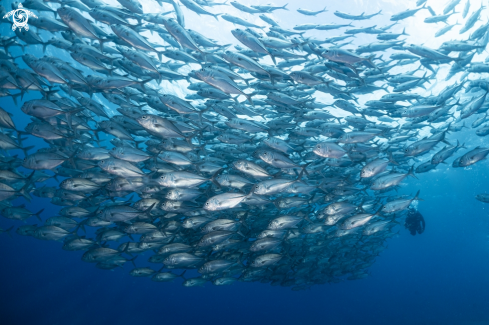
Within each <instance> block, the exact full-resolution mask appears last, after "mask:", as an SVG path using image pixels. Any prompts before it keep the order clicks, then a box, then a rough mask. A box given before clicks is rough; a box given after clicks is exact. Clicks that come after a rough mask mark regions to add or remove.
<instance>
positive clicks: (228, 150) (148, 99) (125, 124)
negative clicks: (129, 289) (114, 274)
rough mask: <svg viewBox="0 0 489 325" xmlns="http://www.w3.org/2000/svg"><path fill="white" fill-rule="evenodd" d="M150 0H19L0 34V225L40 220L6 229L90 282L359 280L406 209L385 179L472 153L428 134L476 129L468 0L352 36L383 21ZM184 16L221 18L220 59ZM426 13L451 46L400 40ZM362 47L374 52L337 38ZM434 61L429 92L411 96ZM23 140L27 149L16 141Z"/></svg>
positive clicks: (477, 96) (478, 41) (410, 199)
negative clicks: (73, 259)
mask: <svg viewBox="0 0 489 325" xmlns="http://www.w3.org/2000/svg"><path fill="white" fill-rule="evenodd" d="M157 1H158V3H159V5H160V6H161V7H159V8H160V10H159V12H158V13H146V12H144V11H143V9H142V8H143V7H142V5H141V4H140V3H139V2H138V0H118V2H119V3H120V6H110V5H108V4H106V3H104V2H102V1H100V0H69V1H68V0H57V1H54V0H53V1H50V2H47V1H45V2H43V1H40V0H27V1H25V2H23V7H24V8H27V9H29V10H32V11H33V12H34V13H35V14H36V15H37V16H38V18H37V19H35V18H31V19H29V21H28V23H29V24H30V25H31V28H30V29H28V30H26V29H19V28H17V29H16V30H15V31H11V30H10V31H9V32H10V33H11V34H12V35H10V36H5V34H4V36H2V38H1V40H0V46H1V47H2V48H3V49H4V50H3V51H1V52H0V93H1V96H2V97H10V98H12V99H13V101H12V102H15V105H12V107H7V108H6V109H1V110H0V126H1V127H2V129H3V132H2V133H1V134H0V147H1V149H3V155H1V156H0V158H1V159H0V165H1V170H0V199H1V200H2V203H1V204H2V207H1V209H2V210H1V215H2V216H3V217H5V218H9V219H13V220H18V221H24V220H26V219H29V218H31V217H37V218H39V220H40V224H38V225H20V226H19V227H18V228H17V229H16V232H17V233H18V234H20V235H26V236H33V237H35V238H38V239H43V240H58V241H63V249H65V250H69V251H84V253H83V256H82V260H83V261H84V262H88V263H94V264H95V265H96V266H97V267H98V268H100V269H105V270H109V269H116V268H118V267H122V266H123V265H124V264H125V263H127V262H132V263H133V264H135V268H134V269H133V270H132V271H131V273H130V274H131V275H133V276H137V277H151V279H152V280H153V281H156V282H164V281H172V280H174V279H176V278H178V277H182V278H183V280H184V282H183V284H184V285H185V286H197V285H203V284H205V283H206V282H211V283H213V284H215V285H226V284H231V283H233V282H235V281H260V282H263V283H270V284H271V285H280V286H290V287H292V288H293V289H294V290H300V289H304V288H308V287H310V286H312V285H315V284H324V283H334V282H338V281H342V280H345V279H348V280H353V279H361V278H364V277H366V276H367V275H368V269H369V267H370V266H371V265H372V264H373V263H374V261H375V259H376V257H377V256H378V255H379V254H380V253H381V252H382V251H383V250H384V249H385V248H386V245H385V243H386V240H387V239H388V238H391V237H393V236H394V235H396V233H397V232H398V231H397V230H394V228H395V227H396V226H398V225H399V224H401V223H402V220H403V218H404V217H405V214H406V211H407V209H408V208H409V207H410V205H411V204H412V203H415V201H417V200H418V199H419V197H418V195H419V191H418V193H417V194H416V195H414V193H413V194H412V195H410V196H400V195H398V194H397V192H396V191H395V190H397V188H398V187H399V186H400V185H401V183H402V182H403V181H408V179H410V177H416V176H417V174H420V173H423V172H428V171H430V170H433V169H435V168H436V167H437V165H439V164H442V163H445V162H446V161H447V159H450V158H451V157H452V156H453V157H457V158H456V159H455V160H454V161H453V163H452V165H453V167H466V166H469V165H472V164H475V163H477V162H478V161H480V160H483V159H485V157H486V156H487V155H488V153H489V148H482V147H469V145H468V143H465V145H464V144H461V143H459V142H458V141H457V143H455V141H454V140H453V139H450V138H447V136H448V135H450V134H453V133H455V132H458V131H460V130H461V129H462V128H464V127H465V128H470V127H472V128H475V133H476V134H477V135H478V136H481V137H482V136H486V135H488V134H489V119H488V117H487V113H486V112H487V109H488V108H489V102H488V101H487V100H486V97H487V92H488V91H489V82H488V80H487V79H484V78H482V76H481V75H480V74H481V73H487V72H489V62H488V60H486V61H485V62H476V61H474V60H473V59H474V58H475V57H477V56H479V55H480V54H482V53H483V51H484V50H485V49H486V46H487V43H488V41H489V33H488V28H489V23H485V24H483V25H481V26H480V27H477V28H476V27H475V24H476V22H477V21H478V19H479V17H481V13H482V11H483V10H484V7H480V8H471V7H470V1H469V0H464V1H465V5H464V6H462V4H461V3H460V2H461V0H452V1H450V2H449V3H448V4H447V5H446V7H445V9H444V10H443V12H438V13H436V12H435V11H434V10H433V9H432V8H431V7H430V6H429V2H430V0H429V1H428V2H427V1H426V0H424V1H423V0H420V1H417V3H416V7H413V9H410V10H407V11H404V12H400V13H397V14H394V15H392V17H391V18H390V20H391V21H392V24H391V25H388V26H372V27H365V28H357V27H355V26H354V24H355V23H356V22H357V21H365V20H369V19H371V18H372V17H377V16H380V15H382V14H383V13H382V12H380V11H379V12H376V13H368V14H365V13H363V14H361V15H353V14H347V13H343V12H339V11H336V12H334V13H325V12H326V9H323V10H318V11H312V10H309V9H298V10H297V12H298V14H300V15H307V16H315V15H319V14H321V15H329V14H331V15H335V16H336V17H339V18H342V19H344V21H345V23H344V24H330V25H327V24H303V25H297V26H295V27H294V28H293V29H291V30H288V29H285V28H282V27H281V26H280V25H279V24H278V23H277V22H276V21H275V20H274V19H273V12H274V11H276V10H289V9H288V8H287V6H286V5H285V6H273V5H256V6H247V5H244V4H242V3H240V2H237V1H232V2H230V3H229V4H227V3H217V2H213V1H211V0H181V1H180V3H179V2H177V1H176V0H175V1H174V0H157ZM18 5H19V4H18V3H17V2H15V3H12V4H11V7H12V9H17V8H18ZM225 6H233V7H234V8H236V9H238V10H239V11H241V12H242V13H243V15H252V16H257V17H259V18H260V19H261V21H262V22H263V23H262V24H261V25H263V26H261V25H256V24H253V23H252V22H250V21H249V19H246V18H245V16H243V18H241V17H238V16H235V15H231V14H228V13H220V12H219V11H220V9H222V8H225ZM413 6H414V2H413ZM185 7H186V8H187V9H188V10H191V11H194V12H196V13H197V14H199V15H202V19H207V18H205V17H203V16H204V15H209V16H212V17H209V18H208V19H212V20H214V19H215V20H217V22H218V23H219V22H221V21H222V20H226V21H228V22H231V23H233V24H234V25H235V26H236V29H234V30H232V31H230V33H232V35H233V36H234V37H235V38H236V40H237V41H238V42H239V45H235V46H232V45H229V44H220V43H219V42H218V41H216V40H213V39H210V38H208V37H206V36H205V35H203V34H205V32H204V31H202V30H201V31H196V30H191V29H186V28H185V20H184V16H183V10H182V9H184V10H187V9H185ZM165 10H168V11H165ZM425 10H426V11H429V12H430V13H431V15H430V16H429V17H428V18H426V19H425V21H424V22H425V23H427V24H429V23H442V24H443V23H445V24H444V25H443V27H442V28H441V29H440V30H439V32H437V33H436V35H433V37H438V36H441V35H443V34H445V33H448V32H450V33H453V35H454V37H455V36H458V37H459V38H463V39H462V40H457V41H449V42H445V43H443V45H442V46H441V47H439V48H437V49H435V48H430V47H429V46H428V45H429V44H425V45H420V44H407V43H406V42H405V41H404V38H405V36H406V35H407V33H408V32H409V31H406V30H405V29H404V28H403V27H402V26H401V25H402V21H403V20H404V19H409V17H412V16H413V15H416V14H417V13H418V12H419V11H425ZM456 10H458V11H456ZM1 11H2V13H1V14H0V16H4V15H5V14H6V13H7V11H9V10H8V9H6V8H4V7H1ZM452 15H456V16H457V19H458V22H459V25H460V26H459V27H456V25H457V24H455V25H453V24H452V25H450V24H448V23H447V19H448V18H449V17H451V16H452ZM2 23H3V26H6V24H7V23H8V20H7V19H4V20H3V21H2ZM264 26H266V27H264ZM452 29H453V30H452ZM41 30H43V31H42V33H41ZM309 30H315V31H334V30H336V31H337V32H338V36H336V37H328V38H312V37H308V36H307V31H309ZM394 30H396V31H394ZM148 31H149V32H150V33H151V34H152V35H153V36H152V37H150V38H148V37H146V36H148V35H149V33H146V32H148ZM201 32H202V33H203V34H202V33H201ZM46 33H49V34H50V38H46V37H45V35H47V34H46ZM14 34H15V35H14ZM143 34H145V35H146V36H143ZM363 34H373V35H376V38H377V40H378V41H377V42H373V43H369V44H366V43H364V44H362V45H353V44H351V39H352V38H355V40H356V41H357V42H358V41H360V40H361V39H362V35H363ZM328 35H329V34H328ZM36 48H39V50H40V49H41V48H42V50H43V51H45V50H46V49H49V50H51V49H54V50H55V51H56V53H59V54H57V55H56V56H52V55H46V54H45V55H43V56H41V57H38V56H35V55H33V54H32V53H33V52H32V51H31V49H36ZM15 51H17V52H16V53H15V54H14V52H15ZM17 53H18V54H17ZM44 53H45V52H44ZM442 66H447V67H449V73H448V75H447V76H446V81H447V82H448V86H446V87H445V88H444V89H443V90H442V91H440V92H438V93H436V94H431V95H430V96H422V95H420V94H419V92H417V91H418V90H420V89H426V87H427V85H429V84H430V82H431V81H435V80H436V78H437V74H438V72H439V69H440V68H441V67H442ZM395 67H405V71H409V72H405V73H392V72H391V71H392V70H395V69H394V68H395ZM455 75H457V77H456V76H455ZM457 78H459V79H458V81H455V79H457ZM179 87H180V88H179ZM185 87H186V88H185ZM170 90H175V91H170ZM179 92H180V95H177V94H178V93H179ZM27 96H29V99H27V98H24V97H27ZM319 96H323V97H324V98H327V99H328V100H327V101H325V102H321V101H319V100H318V97H319ZM33 98H37V99H33ZM374 98H375V99H374ZM366 99H368V100H366ZM19 100H20V101H21V102H20V103H19ZM114 108H115V109H114ZM20 110H21V111H22V112H23V113H22V112H20ZM22 114H27V115H28V116H29V117H30V120H31V121H30V123H29V124H28V125H27V126H26V127H25V128H24V129H22V130H21V129H19V128H18V127H16V125H15V124H14V120H15V118H12V117H16V116H19V115H22ZM472 115H476V116H477V118H476V119H475V120H474V121H473V123H472V125H468V124H467V123H466V122H465V121H466V119H467V118H469V117H471V116H472ZM24 118H26V117H25V115H24ZM16 123H17V122H16ZM17 124H18V123H17ZM31 137H37V138H39V139H42V140H43V141H44V143H45V145H36V146H26V145H24V144H23V143H25V142H24V141H26V140H27V139H31ZM40 141H41V140H37V142H36V143H40ZM16 150H17V151H18V150H20V151H18V152H15V154H10V151H16ZM31 194H33V195H35V196H37V197H40V198H44V200H50V202H51V204H53V205H57V206H59V207H60V210H59V215H56V216H53V215H50V216H45V213H44V214H43V210H40V211H29V210H28V209H27V208H26V206H25V205H24V204H22V202H19V201H20V200H24V199H23V198H22V197H24V198H25V199H26V200H30V199H31ZM19 197H20V198H19ZM16 198H19V199H18V200H16V201H14V199H16ZM477 199H478V200H481V201H484V202H489V196H488V195H486V194H481V195H479V196H478V197H477ZM46 204H48V203H47V201H46ZM10 230H11V229H8V230H6V231H10ZM2 231H5V230H2ZM140 255H141V256H140ZM138 256H139V258H138V259H137V260H136V258H137V257H138ZM136 263H137V266H139V267H136ZM188 270H191V271H188ZM185 272H186V273H185ZM184 273H185V274H184Z"/></svg>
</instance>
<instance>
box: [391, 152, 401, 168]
mask: <svg viewBox="0 0 489 325" xmlns="http://www.w3.org/2000/svg"><path fill="white" fill-rule="evenodd" d="M389 162H390V163H392V164H394V165H399V163H398V162H397V161H395V160H394V158H393V157H392V152H390V153H389Z"/></svg>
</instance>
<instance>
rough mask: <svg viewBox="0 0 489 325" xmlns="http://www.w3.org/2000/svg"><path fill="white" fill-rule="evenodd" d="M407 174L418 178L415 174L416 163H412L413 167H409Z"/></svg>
mask: <svg viewBox="0 0 489 325" xmlns="http://www.w3.org/2000/svg"><path fill="white" fill-rule="evenodd" d="M406 176H412V177H414V178H416V179H418V178H417V177H416V175H415V174H414V165H412V166H411V168H409V171H408V173H407V175H406Z"/></svg>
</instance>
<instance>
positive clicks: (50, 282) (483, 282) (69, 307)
mask: <svg viewBox="0 0 489 325" xmlns="http://www.w3.org/2000/svg"><path fill="white" fill-rule="evenodd" d="M4 6H5V7H7V9H8V10H9V9H10V3H8V4H5V3H4ZM2 31H4V32H5V33H7V32H8V26H7V27H6V25H5V24H4V25H2ZM10 34H11V31H10V33H9V35H10ZM30 48H31V49H32V48H35V47H30ZM38 50H39V49H37V50H36V51H37V52H36V53H38V54H39V55H40V51H38ZM16 62H18V63H21V60H20V59H17V61H16ZM32 96H35V97H36V98H39V96H38V95H35V94H33V95H28V96H26V98H24V100H26V99H27V100H28V99H32V98H34V97H32ZM20 104H21V103H20ZM0 106H2V107H3V108H4V109H6V110H8V111H9V112H12V113H14V114H15V116H16V118H15V121H16V123H17V125H18V127H19V128H20V129H22V128H23V127H24V126H25V125H26V124H27V123H28V119H27V117H26V116H25V115H24V114H23V113H22V112H20V105H19V106H14V105H13V102H12V101H11V99H5V98H2V99H0ZM471 121H472V120H469V124H470V123H471ZM473 133H474V132H473V130H471V131H470V134H471V135H470V136H469V131H467V130H464V131H463V132H461V133H459V134H455V135H450V136H449V140H450V141H452V142H453V143H455V142H456V141H455V139H457V138H458V139H459V140H461V142H465V143H466V144H467V145H468V146H470V147H471V148H472V147H475V146H476V145H480V144H481V142H480V138H477V137H474V136H473ZM476 142H477V143H476ZM26 143H27V144H33V143H36V144H42V142H41V141H33V140H29V141H28V142H26ZM13 153H16V152H15V151H14V152H13ZM19 153H20V152H19ZM450 163H451V160H450ZM449 166H450V165H441V166H439V167H438V170H437V171H435V172H430V173H427V174H423V175H419V178H420V179H419V180H416V179H407V180H405V182H404V183H405V184H406V186H405V187H403V188H402V189H401V190H400V193H402V194H409V193H415V191H416V190H417V189H421V197H422V198H423V199H424V201H423V202H420V204H419V207H420V211H421V213H422V214H423V215H424V217H425V219H426V223H427V226H426V232H425V233H424V234H423V235H421V236H415V237H412V236H411V235H409V233H408V232H407V231H406V230H404V229H401V231H400V234H399V237H398V238H393V239H391V240H389V241H388V248H387V249H386V250H385V251H384V252H383V253H382V254H381V256H379V257H378V258H377V261H376V263H375V264H374V265H373V267H372V268H371V269H370V273H371V276H370V277H368V278H367V279H364V280H357V281H345V282H343V283H339V284H333V285H323V286H315V287H313V288H311V289H310V290H306V291H300V292H294V291H291V290H290V288H281V287H271V286H269V285H267V284H260V283H239V282H238V283H235V284H233V285H232V286H226V287H216V286H213V285H211V284H207V285H206V286H205V287H203V288H202V287H195V288H185V287H183V286H181V280H175V282H174V283H155V282H152V281H151V280H150V279H149V278H148V279H146V278H133V277H131V276H130V275H129V271H130V270H131V268H132V265H131V264H127V265H126V266H125V267H124V270H122V269H118V270H114V271H102V270H99V269H97V268H95V266H94V265H93V264H87V263H84V262H82V261H81V255H82V252H66V251H63V250H62V249H61V245H62V244H61V243H59V242H45V241H39V240H37V239H35V238H30V237H22V236H19V235H17V234H15V233H13V234H12V237H9V236H8V235H6V234H0V290H1V291H0V325H10V324H39V325H44V324H46V325H48V324H49V325H55V324H59V325H69V324H94V325H95V324H119V325H125V324H143V323H144V324H153V323H157V324H159V323H165V324H214V325H218V324H230V323H232V324H253V323H255V324H375V325H377V324H389V325H390V324H400V325H404V324H406V325H407V324H429V325H433V324H450V325H451V324H471V325H475V324H489V217H488V213H487V211H488V208H489V205H485V204H484V203H481V202H479V201H476V200H475V198H474V197H475V195H476V194H478V193H482V192H489V181H488V179H487V175H488V172H489V167H488V163H487V161H482V162H480V163H478V164H476V165H474V166H472V167H471V168H467V169H454V168H452V167H449ZM19 202H20V201H19ZM41 207H44V208H45V211H44V213H43V214H42V217H43V219H46V218H48V217H51V216H54V215H56V213H57V211H58V208H57V207H54V206H52V205H50V204H49V200H47V199H44V200H41V199H38V198H35V199H34V200H33V202H32V203H31V204H29V205H28V208H30V209H31V210H32V211H37V210H39V209H40V208H41ZM36 222H38V220H36V219H35V218H31V219H30V220H28V223H32V224H34V223H36ZM12 225H15V226H16V227H17V226H19V225H22V223H19V222H17V223H16V222H13V221H11V220H7V219H5V218H1V219H0V228H2V229H6V228H8V227H10V226H12ZM399 229H400V228H399ZM149 256H150V254H149V253H146V254H143V255H142V256H140V257H139V258H138V260H137V261H136V262H137V265H138V266H152V267H153V268H154V267H155V265H152V264H150V263H147V262H146V260H147V258H148V257H149Z"/></svg>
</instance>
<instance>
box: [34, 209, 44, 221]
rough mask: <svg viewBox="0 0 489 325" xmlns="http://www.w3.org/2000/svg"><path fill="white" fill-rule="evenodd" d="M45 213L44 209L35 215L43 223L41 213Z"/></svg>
mask: <svg viewBox="0 0 489 325" xmlns="http://www.w3.org/2000/svg"><path fill="white" fill-rule="evenodd" d="M43 211H44V209H41V210H39V211H37V212H36V213H34V215H35V216H36V218H37V219H39V221H41V222H42V219H41V213H42V212H43Z"/></svg>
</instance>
